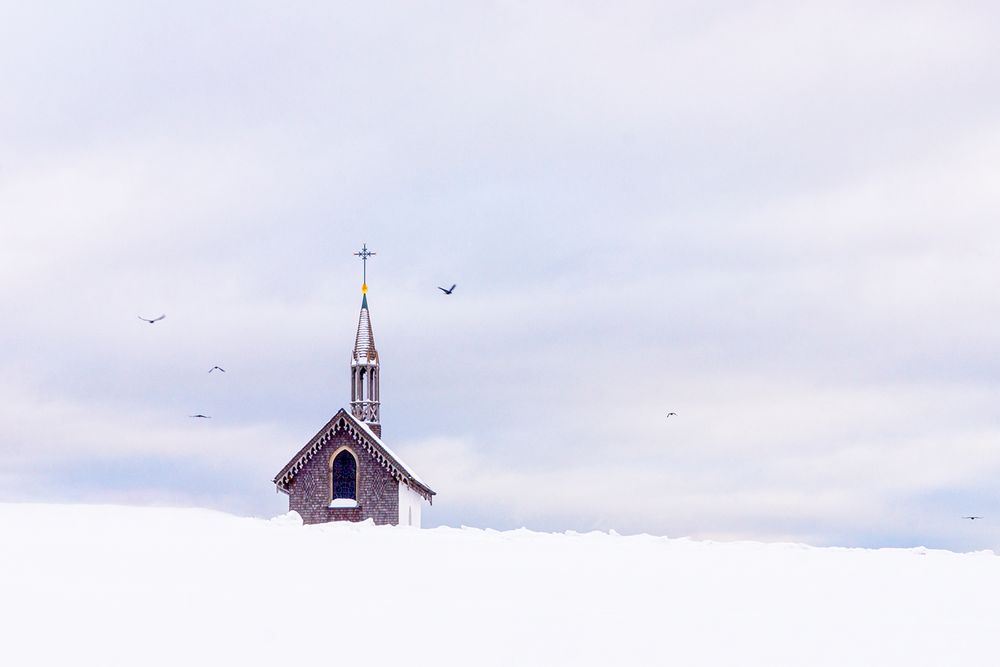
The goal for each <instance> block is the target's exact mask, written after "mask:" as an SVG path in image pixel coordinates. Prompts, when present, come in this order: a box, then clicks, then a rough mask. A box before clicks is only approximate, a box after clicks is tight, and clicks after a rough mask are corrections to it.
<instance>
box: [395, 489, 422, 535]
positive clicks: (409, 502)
mask: <svg viewBox="0 0 1000 667" xmlns="http://www.w3.org/2000/svg"><path fill="white" fill-rule="evenodd" d="M423 504H424V499H423V498H421V497H420V494H418V493H417V492H416V491H414V490H412V489H411V488H410V487H408V486H407V485H405V484H400V485H399V525H400V526H416V527H417V528H420V508H421V507H422V506H423Z"/></svg>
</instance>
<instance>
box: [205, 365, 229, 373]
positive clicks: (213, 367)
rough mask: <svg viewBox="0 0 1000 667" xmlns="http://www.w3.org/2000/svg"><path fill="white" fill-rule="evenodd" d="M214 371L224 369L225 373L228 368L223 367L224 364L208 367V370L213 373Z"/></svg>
mask: <svg viewBox="0 0 1000 667" xmlns="http://www.w3.org/2000/svg"><path fill="white" fill-rule="evenodd" d="M212 371H222V372H223V373H225V372H226V369H225V368H223V367H222V366H212V367H211V368H209V369H208V372H209V373H211V372H212Z"/></svg>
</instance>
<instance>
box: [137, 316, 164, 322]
mask: <svg viewBox="0 0 1000 667" xmlns="http://www.w3.org/2000/svg"><path fill="white" fill-rule="evenodd" d="M138 317H139V319H140V320H142V321H143V322H149V323H150V324H154V323H156V322H159V321H160V320H162V319H163V318H164V317H166V315H160V316H159V317H154V318H153V319H151V320H150V319H147V318H145V317H143V316H142V315H139V316H138Z"/></svg>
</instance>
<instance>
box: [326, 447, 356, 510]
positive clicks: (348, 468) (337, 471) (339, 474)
mask: <svg viewBox="0 0 1000 667" xmlns="http://www.w3.org/2000/svg"><path fill="white" fill-rule="evenodd" d="M330 475H332V477H333V480H332V481H333V484H332V486H333V500H336V499H338V498H349V499H351V500H357V499H358V496H357V476H358V463H357V461H355V460H354V456H353V455H352V454H351V453H350V452H349V451H347V450H346V449H345V450H344V451H342V452H340V453H339V454H337V456H336V458H334V459H333V465H331V466H330Z"/></svg>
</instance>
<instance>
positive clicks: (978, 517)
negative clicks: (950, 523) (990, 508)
mask: <svg viewBox="0 0 1000 667" xmlns="http://www.w3.org/2000/svg"><path fill="white" fill-rule="evenodd" d="M962 518H963V519H968V520H969V521H975V520H976V519H982V518H983V517H981V516H963V517H962Z"/></svg>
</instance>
